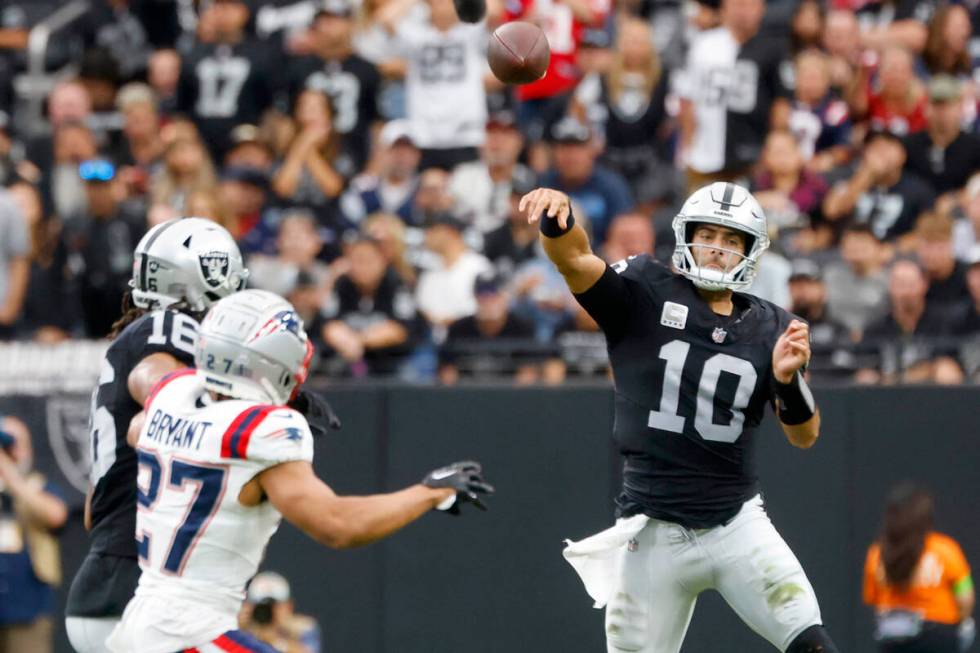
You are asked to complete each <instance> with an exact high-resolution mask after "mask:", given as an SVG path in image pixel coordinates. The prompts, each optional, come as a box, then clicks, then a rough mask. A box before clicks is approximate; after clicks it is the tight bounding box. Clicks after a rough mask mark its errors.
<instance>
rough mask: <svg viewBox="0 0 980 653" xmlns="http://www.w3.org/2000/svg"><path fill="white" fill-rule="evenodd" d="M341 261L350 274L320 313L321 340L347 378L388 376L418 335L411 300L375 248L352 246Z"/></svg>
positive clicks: (365, 241)
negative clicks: (339, 360)
mask: <svg viewBox="0 0 980 653" xmlns="http://www.w3.org/2000/svg"><path fill="white" fill-rule="evenodd" d="M345 258H346V260H347V261H348V263H349V269H348V271H347V272H346V273H345V274H342V275H341V276H340V277H339V278H338V279H337V281H336V282H335V283H334V286H333V293H332V295H331V298H330V299H329V301H328V302H327V305H326V307H325V308H324V309H323V311H322V316H323V318H324V320H326V323H325V324H324V325H323V328H322V335H323V340H324V342H325V343H326V344H327V346H328V347H329V348H330V350H332V351H331V352H330V353H336V354H337V355H338V356H339V357H340V358H341V359H342V360H343V362H344V363H346V367H347V369H346V370H345V372H346V373H347V374H350V375H351V376H354V377H363V376H365V375H367V374H371V375H373V376H390V375H392V374H394V373H396V372H397V371H398V367H399V365H400V364H401V363H402V362H403V361H404V360H405V357H406V356H407V355H408V353H409V352H410V351H411V347H412V345H413V344H414V343H415V341H416V340H417V339H418V337H419V335H420V333H421V324H420V322H419V320H418V314H417V312H416V306H415V300H414V299H413V298H412V294H411V292H410V291H409V290H408V289H407V288H405V286H404V284H403V283H402V281H401V278H400V277H399V276H398V273H397V272H395V271H394V270H393V269H392V268H391V267H390V266H389V265H388V262H387V261H386V260H385V256H384V252H382V251H381V246H380V245H379V243H377V242H375V241H373V240H371V239H370V238H361V239H359V240H356V241H354V242H353V243H352V244H351V245H349V246H348V249H347V253H346V256H345Z"/></svg>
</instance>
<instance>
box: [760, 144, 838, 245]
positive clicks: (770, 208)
mask: <svg viewBox="0 0 980 653" xmlns="http://www.w3.org/2000/svg"><path fill="white" fill-rule="evenodd" d="M751 188H752V191H753V193H754V194H755V198H756V199H757V200H758V201H759V204H760V205H762V208H763V209H764V210H765V212H766V218H767V220H768V225H769V231H770V234H776V233H779V232H782V231H785V230H791V229H795V230H800V229H805V228H807V227H811V226H813V227H814V229H813V230H812V231H810V232H808V234H807V235H811V234H812V235H811V237H810V239H809V240H810V241H811V242H809V243H808V244H807V246H806V247H804V249H816V248H823V247H826V246H827V245H829V242H830V237H829V234H828V233H827V231H828V230H827V229H824V228H823V225H821V223H820V220H819V218H820V215H819V212H820V203H821V202H822V201H823V198H824V196H825V195H826V194H827V190H828V188H827V182H826V181H825V180H824V179H823V177H821V176H820V175H818V174H817V173H816V172H813V171H811V170H808V169H807V168H806V167H805V159H804V157H803V155H802V153H801V152H800V147H799V145H798V144H797V141H796V138H795V137H794V136H793V134H792V133H790V132H789V131H787V130H778V129H777V130H773V131H771V132H769V135H768V136H767V137H766V144H765V147H764V148H763V150H762V166H761V170H760V172H759V174H757V175H756V176H755V178H754V179H753V182H752V186H751ZM795 244H796V246H797V247H800V239H798V240H797V242H796V243H795Z"/></svg>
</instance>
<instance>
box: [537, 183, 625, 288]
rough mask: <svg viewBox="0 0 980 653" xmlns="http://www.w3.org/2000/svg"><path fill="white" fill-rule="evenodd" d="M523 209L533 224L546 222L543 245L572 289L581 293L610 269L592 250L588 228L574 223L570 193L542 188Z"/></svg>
mask: <svg viewBox="0 0 980 653" xmlns="http://www.w3.org/2000/svg"><path fill="white" fill-rule="evenodd" d="M519 209H520V210H521V211H525V212H526V213H527V221H528V222H529V223H531V224H533V223H535V222H537V221H538V220H543V221H546V222H545V224H544V225H543V226H542V233H541V244H542V245H543V246H544V251H545V253H546V254H547V255H548V258H550V259H551V262H552V263H554V264H555V267H557V268H558V271H559V272H560V273H561V275H562V276H563V277H564V278H565V283H567V284H568V288H569V289H570V290H571V291H572V292H573V293H575V294H579V293H583V292H585V291H586V290H588V289H589V288H591V287H592V286H594V285H595V283H596V282H597V281H598V280H599V278H600V277H602V275H603V273H604V272H605V271H606V262H605V261H603V260H602V259H601V258H599V257H598V256H596V255H595V254H594V253H593V252H592V247H591V246H590V245H589V237H588V235H587V234H586V233H585V230H584V229H582V227H581V226H579V225H576V224H574V219H573V218H572V207H571V203H570V201H569V199H568V195H565V193H562V192H560V191H557V190H553V189H551V188H538V189H535V190H532V191H531V192H530V193H528V194H527V195H525V196H524V197H522V198H521V202H520V206H519ZM570 221H571V223H572V224H571V229H569V226H570V225H569V222H570Z"/></svg>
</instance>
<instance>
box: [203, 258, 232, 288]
mask: <svg viewBox="0 0 980 653" xmlns="http://www.w3.org/2000/svg"><path fill="white" fill-rule="evenodd" d="M198 259H199V260H200V262H201V273H202V274H203V275H204V281H205V282H207V284H208V285H209V286H211V287H212V288H217V287H218V286H220V285H221V284H222V283H224V281H225V279H227V278H228V252H208V253H206V254H201V255H200V256H199V257H198Z"/></svg>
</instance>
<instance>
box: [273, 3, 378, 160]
mask: <svg viewBox="0 0 980 653" xmlns="http://www.w3.org/2000/svg"><path fill="white" fill-rule="evenodd" d="M390 4H391V3H388V5H385V7H386V8H387V7H388V6H389V5H390ZM353 11H354V6H353V5H352V4H351V3H350V2H349V1H348V0H325V1H324V2H323V3H322V4H321V5H320V7H319V8H318V9H317V12H316V14H315V15H314V17H313V23H312V24H311V26H310V34H311V36H312V41H313V52H314V54H312V55H310V56H308V57H305V58H303V59H301V60H299V61H297V62H295V63H292V64H291V65H290V73H289V94H290V97H291V98H295V97H297V96H298V95H299V93H300V91H302V90H303V89H307V88H309V89H314V90H317V91H320V92H322V93H326V94H327V96H328V97H329V98H330V100H331V105H332V106H333V108H334V109H335V115H334V120H333V124H334V128H335V129H336V130H337V133H338V134H339V135H340V137H341V151H342V152H344V154H345V156H346V158H348V159H349V160H350V161H351V162H352V163H353V168H354V170H355V171H359V170H363V168H364V166H365V165H366V164H367V161H368V157H369V155H370V147H371V133H370V128H371V126H372V125H373V124H374V123H375V122H376V121H377V120H378V118H379V111H378V93H379V89H380V85H381V76H380V74H379V73H378V69H377V68H376V67H375V66H374V64H372V63H370V62H369V61H367V60H365V59H364V58H363V57H361V56H360V55H358V54H356V53H355V52H354V49H353V45H352V38H353V26H354V21H353Z"/></svg>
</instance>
